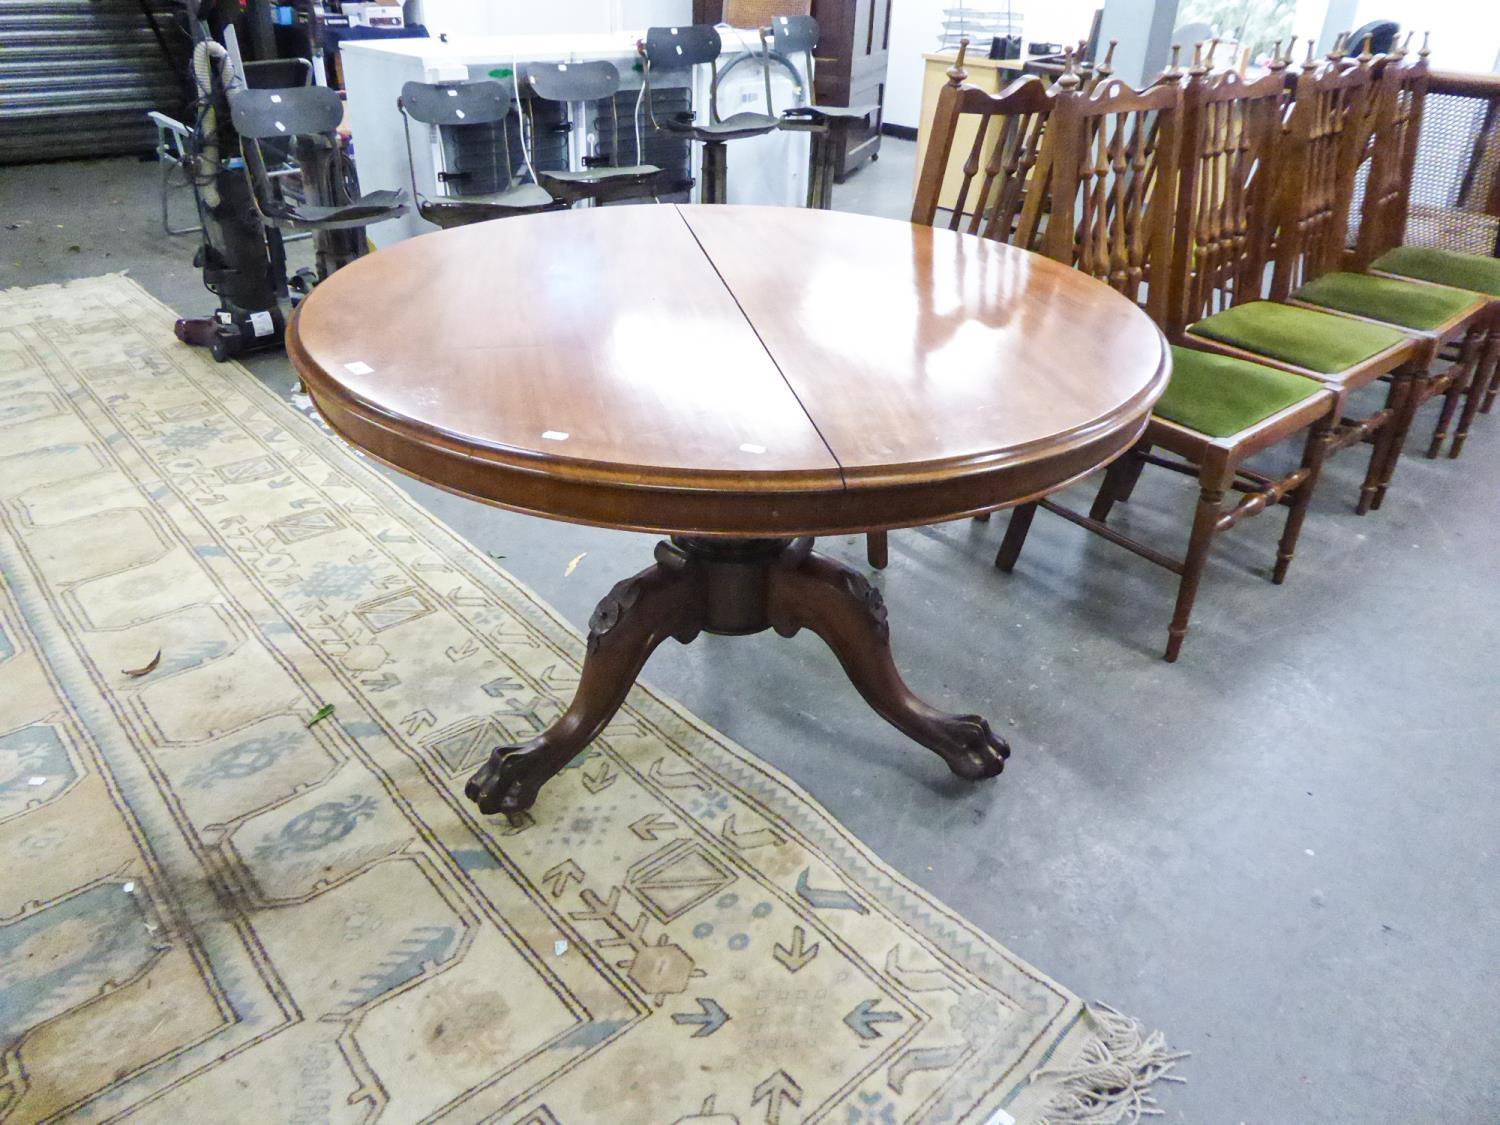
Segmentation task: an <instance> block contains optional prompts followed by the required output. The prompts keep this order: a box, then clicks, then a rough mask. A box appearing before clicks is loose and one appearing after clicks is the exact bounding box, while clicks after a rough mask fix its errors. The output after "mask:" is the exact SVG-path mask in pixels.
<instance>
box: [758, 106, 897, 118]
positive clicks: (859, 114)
mask: <svg viewBox="0 0 1500 1125" xmlns="http://www.w3.org/2000/svg"><path fill="white" fill-rule="evenodd" d="M879 109H880V107H879V106H878V105H799V106H794V107H793V108H792V109H784V110H782V111H781V117H782V120H783V121H795V120H797V119H804V120H807V121H828V120H834V119H848V120H858V119H861V118H865V117H869V116H870V114H872V113H874V112H876V111H877V110H879Z"/></svg>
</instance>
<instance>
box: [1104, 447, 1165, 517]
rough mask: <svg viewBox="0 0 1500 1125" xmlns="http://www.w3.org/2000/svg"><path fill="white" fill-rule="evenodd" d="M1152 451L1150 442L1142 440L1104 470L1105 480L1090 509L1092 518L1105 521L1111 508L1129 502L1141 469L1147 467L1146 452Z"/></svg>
mask: <svg viewBox="0 0 1500 1125" xmlns="http://www.w3.org/2000/svg"><path fill="white" fill-rule="evenodd" d="M1150 452H1151V446H1150V444H1149V443H1146V442H1142V443H1141V444H1140V445H1137V446H1136V447H1135V448H1134V449H1132V450H1131V451H1130V452H1129V453H1127V454H1125V456H1123V457H1120V458H1117V459H1116V460H1115V462H1114V463H1113V464H1112V465H1110V467H1109V468H1108V469H1106V470H1105V471H1104V482H1103V483H1102V484H1100V485H1099V494H1098V495H1097V496H1095V497H1094V505H1093V507H1091V508H1090V509H1089V516H1090V518H1092V519H1096V520H1098V521H1099V522H1100V523H1104V522H1105V521H1106V520H1108V519H1109V513H1110V509H1112V508H1113V507H1114V506H1115V505H1116V504H1117V503H1120V502H1122V501H1123V502H1125V503H1129V501H1130V494H1131V493H1133V492H1134V491H1135V486H1136V482H1138V481H1139V480H1140V479H1141V470H1142V469H1144V468H1145V467H1146V454H1148V453H1150Z"/></svg>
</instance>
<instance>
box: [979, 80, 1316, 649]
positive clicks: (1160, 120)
mask: <svg viewBox="0 0 1500 1125" xmlns="http://www.w3.org/2000/svg"><path fill="white" fill-rule="evenodd" d="M1280 81H1281V79H1280V75H1279V74H1276V75H1273V76H1271V77H1270V78H1268V79H1263V80H1262V81H1261V82H1260V83H1258V84H1247V83H1245V82H1243V81H1242V80H1240V78H1239V77H1238V75H1236V74H1233V73H1226V74H1222V75H1220V76H1218V77H1216V78H1215V79H1213V80H1209V79H1208V78H1207V71H1206V68H1204V67H1202V66H1201V65H1199V66H1196V67H1195V68H1194V69H1193V70H1192V72H1191V73H1190V74H1189V75H1188V81H1187V83H1186V89H1184V88H1182V87H1181V86H1180V85H1179V83H1178V81H1176V80H1174V79H1170V78H1169V79H1168V80H1165V81H1162V82H1159V83H1157V84H1156V85H1155V86H1153V87H1151V88H1150V89H1148V90H1145V91H1141V92H1137V91H1134V90H1131V89H1130V88H1129V87H1128V86H1125V85H1124V84H1123V83H1120V82H1116V81H1109V82H1105V83H1102V84H1100V85H1099V86H1098V87H1097V88H1096V89H1095V90H1094V91H1093V93H1092V94H1089V95H1083V94H1072V95H1069V94H1066V93H1064V94H1062V95H1061V96H1060V100H1059V105H1058V110H1057V112H1055V113H1054V114H1053V115H1052V118H1051V120H1050V121H1049V123H1048V140H1047V142H1046V144H1045V145H1044V148H1046V149H1048V150H1049V153H1048V156H1049V158H1050V163H1051V168H1052V171H1051V179H1050V184H1049V191H1050V196H1051V202H1052V217H1051V220H1050V221H1049V223H1048V225H1047V228H1046V229H1045V230H1042V231H1035V230H1033V229H1032V228H1031V224H1030V222H1029V221H1023V222H1022V223H1021V224H1020V225H1019V226H1018V229H1017V238H1018V240H1019V241H1020V243H1021V244H1022V245H1033V246H1036V247H1037V248H1038V249H1041V250H1042V251H1043V252H1044V253H1046V254H1047V255H1048V256H1049V257H1053V258H1056V259H1058V260H1060V261H1065V262H1068V263H1069V264H1071V265H1073V266H1074V267H1075V268H1077V269H1081V270H1083V271H1084V272H1086V273H1089V274H1091V275H1092V276H1094V277H1096V278H1098V279H1099V280H1101V281H1104V282H1106V283H1107V284H1109V285H1111V286H1112V287H1113V288H1115V289H1116V290H1118V291H1119V292H1121V293H1122V294H1124V295H1125V296H1127V297H1129V298H1130V299H1132V300H1134V301H1136V302H1137V303H1139V304H1142V305H1143V306H1144V307H1145V309H1146V311H1147V312H1148V313H1149V314H1150V315H1151V316H1152V317H1153V319H1155V320H1156V322H1157V324H1158V325H1161V326H1163V327H1164V328H1168V327H1170V326H1171V325H1172V324H1173V322H1174V320H1180V319H1181V316H1180V314H1177V315H1176V316H1174V314H1173V311H1172V310H1173V303H1174V302H1175V301H1181V300H1183V299H1185V298H1184V294H1185V293H1186V292H1188V291H1190V290H1191V291H1193V292H1195V293H1198V294H1200V297H1199V298H1198V299H1200V300H1205V301H1207V300H1212V299H1213V298H1212V296H1211V294H1212V293H1213V292H1214V291H1215V290H1220V289H1227V290H1233V289H1235V288H1237V287H1239V286H1242V285H1243V284H1245V281H1244V279H1243V278H1242V276H1241V273H1240V271H1241V270H1242V269H1243V255H1242V254H1240V253H1238V252H1237V251H1238V249H1239V248H1240V247H1241V246H1242V245H1243V244H1244V243H1245V242H1247V241H1253V240H1254V239H1256V238H1257V237H1259V232H1258V231H1257V230H1256V229H1255V228H1254V226H1253V225H1252V224H1251V223H1250V222H1249V221H1248V219H1247V215H1248V207H1247V205H1246V201H1245V199H1244V197H1243V195H1242V194H1240V193H1231V192H1227V191H1224V190H1222V187H1223V185H1226V184H1228V183H1231V182H1234V181H1235V178H1236V177H1235V172H1236V170H1237V169H1239V174H1240V178H1242V179H1246V180H1251V181H1253V182H1254V190H1256V191H1259V192H1264V191H1267V190H1269V187H1270V183H1271V181H1270V180H1269V178H1268V179H1266V180H1260V179H1258V178H1256V177H1254V176H1251V175H1249V174H1248V173H1246V172H1244V171H1243V166H1244V165H1252V164H1255V163H1257V162H1259V161H1261V160H1264V159H1265V157H1266V153H1267V150H1268V148H1269V138H1270V135H1271V134H1272V132H1273V131H1274V130H1275V128H1277V117H1276V106H1277V104H1278V100H1279V97H1278V90H1279V85H1280ZM1066 83H1067V76H1065V78H1064V80H1063V81H1062V82H1061V83H1060V85H1064V86H1065V85H1066ZM1059 216H1076V218H1075V219H1074V221H1073V222H1067V221H1060V219H1059ZM1172 360H1173V373H1172V380H1171V383H1170V384H1169V385H1168V388H1167V391H1166V393H1165V394H1164V395H1163V396H1162V399H1161V401H1159V402H1158V403H1157V405H1156V408H1155V410H1154V411H1153V414H1152V418H1151V420H1150V422H1149V423H1148V426H1147V429H1146V432H1145V434H1144V435H1143V436H1142V439H1141V441H1140V443H1138V445H1137V446H1136V447H1135V449H1133V450H1132V451H1131V452H1130V453H1129V454H1127V455H1126V456H1125V457H1124V458H1122V459H1120V460H1118V461H1116V462H1115V463H1114V465H1112V466H1111V467H1110V469H1109V471H1108V472H1106V474H1105V478H1104V481H1103V483H1102V485H1101V486H1100V490H1099V493H1098V495H1097V496H1096V498H1095V500H1094V504H1093V507H1092V508H1091V510H1090V511H1089V513H1088V514H1087V515H1085V514H1083V513H1081V512H1077V511H1074V510H1072V509H1070V508H1067V507H1066V506H1064V505H1063V504H1062V503H1060V502H1057V501H1054V500H1044V501H1040V502H1038V503H1036V504H1029V505H1023V506H1022V507H1019V508H1017V509H1016V510H1015V511H1014V512H1013V513H1012V515H1011V518H1010V523H1009V525H1008V526H1007V528H1006V532H1005V538H1004V540H1003V542H1002V544H1001V547H1000V551H999V553H998V555H997V556H996V559H995V564H996V566H998V567H1000V569H1002V570H1006V571H1009V570H1011V569H1012V568H1013V567H1014V566H1015V564H1016V562H1017V559H1018V558H1019V556H1020V553H1021V549H1022V547H1023V546H1024V544H1025V541H1026V536H1027V533H1028V531H1029V530H1030V526H1031V522H1032V519H1033V517H1034V516H1035V514H1036V511H1037V510H1038V509H1039V508H1045V509H1046V510H1048V511H1050V512H1053V513H1055V514H1057V515H1060V516H1062V517H1063V518H1065V519H1067V520H1069V521H1071V522H1073V523H1075V524H1078V525H1079V526H1082V527H1084V528H1086V529H1087V530H1090V531H1092V532H1094V533H1096V534H1098V535H1101V536H1103V537H1104V538H1106V539H1108V540H1110V541H1111V542H1113V543H1116V544H1118V545H1119V546H1122V547H1124V548H1125V549H1127V550H1129V551H1131V552H1133V553H1135V554H1137V555H1139V556H1141V557H1142V558H1145V559H1147V560H1149V561H1151V562H1153V563H1156V564H1157V565H1159V566H1161V567H1164V568H1165V569H1167V570H1169V571H1171V572H1173V573H1174V574H1177V575H1178V576H1179V579H1180V581H1179V585H1178V591H1177V599H1176V605H1175V607H1174V610H1173V615H1172V620H1171V623H1170V625H1169V627H1168V640H1167V648H1166V653H1165V656H1166V659H1167V660H1169V661H1174V660H1176V659H1177V657H1178V655H1179V653H1180V652H1181V649H1182V644H1183V641H1184V638H1185V637H1186V635H1187V630H1188V623H1189V620H1190V617H1191V614H1192V609H1193V604H1194V601H1195V600H1196V598H1197V592H1198V587H1199V584H1200V582H1201V579H1202V574H1203V570H1204V567H1205V565H1206V563H1207V560H1208V556H1209V551H1210V548H1211V546H1212V543H1213V540H1214V537H1215V536H1216V535H1217V534H1218V533H1219V532H1221V531H1227V530H1229V529H1230V528H1232V527H1234V526H1235V525H1236V524H1238V523H1239V522H1241V521H1242V520H1244V519H1246V518H1248V517H1249V516H1252V515H1255V514H1258V513H1259V512H1262V511H1265V510H1267V509H1269V508H1273V507H1276V506H1277V505H1278V504H1286V505H1287V506H1288V508H1289V512H1288V516H1287V521H1286V525H1285V529H1284V531H1283V534H1282V537H1281V542H1280V546H1279V549H1278V553H1277V561H1276V564H1275V567H1274V569H1273V571H1272V578H1273V581H1275V582H1277V583H1280V582H1281V581H1282V580H1283V579H1284V578H1285V577H1286V572H1287V567H1288V566H1289V564H1290V562H1291V559H1292V555H1293V552H1294V551H1295V549H1296V542H1297V537H1298V535H1299V533H1300V531H1301V527H1302V523H1303V520H1304V517H1305V515H1306V512H1307V504H1308V501H1309V500H1310V499H1311V496H1312V491H1313V489H1314V487H1315V486H1316V483H1317V479H1318V475H1319V471H1320V468H1321V465H1322V460H1323V456H1324V454H1325V452H1326V449H1327V445H1328V436H1329V432H1330V426H1331V422H1332V409H1333V403H1334V396H1333V395H1332V394H1331V393H1330V392H1328V391H1327V390H1325V389H1324V388H1323V387H1322V386H1321V385H1320V384H1319V383H1317V382H1316V381H1314V380H1312V379H1308V378H1306V377H1304V376H1302V375H1299V374H1295V373H1291V372H1287V371H1284V370H1280V369H1277V368H1275V367H1273V366H1269V365H1265V364H1260V363H1255V362H1249V361H1246V360H1243V359H1237V358H1229V357H1223V356H1217V355H1213V354H1210V353H1207V352H1205V351H1202V350H1199V349H1195V348H1192V347H1188V346H1184V344H1183V343H1182V342H1180V341H1179V342H1174V346H1173V347H1172ZM1298 435H1302V436H1303V437H1304V439H1305V440H1304V448H1303V455H1302V458H1301V463H1300V464H1299V466H1298V467H1297V468H1296V469H1295V470H1294V471H1292V472H1290V473H1288V474H1286V475H1284V476H1281V477H1268V476H1264V475H1262V474H1260V473H1257V472H1254V471H1252V470H1250V469H1248V468H1247V467H1246V464H1245V462H1246V461H1247V460H1248V459H1249V458H1251V457H1252V456H1254V455H1256V454H1258V453H1260V452H1262V451H1264V450H1266V449H1268V448H1269V447H1271V446H1274V445H1277V444H1279V443H1281V442H1283V441H1285V440H1287V439H1289V438H1292V437H1295V436H1298ZM1155 450H1160V451H1161V452H1162V453H1164V454H1170V456H1162V455H1161V454H1158V453H1156V452H1154V451H1155ZM1148 464H1152V465H1158V466H1161V467H1163V468H1166V469H1170V470H1173V471H1176V472H1179V473H1183V474H1186V475H1189V476H1194V477H1196V478H1197V479H1198V483H1199V498H1198V503H1197V508H1196V511H1195V515H1194V519H1193V525H1192V532H1191V535H1190V538H1189V543H1188V548H1187V551H1186V553H1185V555H1184V556H1183V557H1182V558H1180V559H1179V558H1174V557H1172V556H1170V555H1167V554H1165V553H1163V552H1161V551H1159V550H1157V549H1156V548H1154V547H1151V546H1148V545H1147V544H1144V543H1141V542H1138V541H1136V540H1134V539H1132V538H1130V537H1128V536H1127V535H1125V534H1124V533H1123V532H1121V531H1120V530H1118V529H1117V528H1115V527H1112V526H1110V525H1109V524H1108V522H1107V521H1108V518H1109V515H1110V511H1111V509H1112V507H1113V505H1114V504H1115V503H1116V502H1118V501H1119V500H1122V499H1126V498H1127V497H1128V495H1129V492H1130V490H1131V488H1133V487H1134V484H1135V481H1136V479H1137V478H1138V477H1139V475H1140V473H1141V471H1142V469H1143V468H1144V467H1145V466H1146V465H1148ZM1229 494H1239V495H1238V498H1237V499H1236V500H1235V502H1234V503H1232V504H1226V502H1225V498H1226V495H1229Z"/></svg>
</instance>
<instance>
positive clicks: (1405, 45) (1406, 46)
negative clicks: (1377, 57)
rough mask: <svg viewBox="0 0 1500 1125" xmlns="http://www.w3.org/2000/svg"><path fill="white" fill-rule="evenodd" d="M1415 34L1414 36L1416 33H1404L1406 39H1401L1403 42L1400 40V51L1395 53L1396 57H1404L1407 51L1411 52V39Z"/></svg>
mask: <svg viewBox="0 0 1500 1125" xmlns="http://www.w3.org/2000/svg"><path fill="white" fill-rule="evenodd" d="M1415 34H1416V32H1414V31H1408V32H1407V33H1406V38H1405V39H1403V40H1401V47H1400V49H1399V50H1397V51H1396V54H1397V55H1402V56H1404V55H1405V54H1406V52H1407V51H1409V50H1411V37H1412V36H1413V35H1415Z"/></svg>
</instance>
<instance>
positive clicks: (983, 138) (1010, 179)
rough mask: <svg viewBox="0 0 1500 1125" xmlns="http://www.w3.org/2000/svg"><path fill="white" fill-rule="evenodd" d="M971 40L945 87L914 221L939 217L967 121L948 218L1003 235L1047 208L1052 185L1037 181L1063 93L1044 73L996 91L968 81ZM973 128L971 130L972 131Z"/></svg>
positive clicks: (1037, 219)
mask: <svg viewBox="0 0 1500 1125" xmlns="http://www.w3.org/2000/svg"><path fill="white" fill-rule="evenodd" d="M963 52H964V47H963V46H962V45H961V46H960V48H959V58H958V60H957V62H955V64H954V66H953V68H952V69H951V70H949V71H948V84H947V85H945V86H944V87H943V89H942V91H941V92H940V93H939V94H938V104H937V110H936V112H935V113H934V115H933V122H932V133H931V140H930V141H929V143H928V146H927V152H926V156H925V159H924V160H923V162H922V171H921V175H920V176H919V177H918V180H917V190H916V196H915V198H914V199H913V202H912V212H911V221H912V222H914V223H921V224H922V225H924V226H934V225H936V224H937V223H938V211H939V210H940V207H939V203H938V200H939V197H940V196H941V194H942V190H943V180H944V177H945V175H946V174H947V171H948V162H949V159H950V158H951V156H952V153H953V148H954V144H955V141H956V139H957V137H958V135H959V133H960V131H961V130H960V124H961V123H963V124H964V125H965V126H967V128H968V129H972V131H973V140H972V142H966V143H967V144H968V156H967V157H966V159H965V160H964V163H963V170H962V174H961V175H962V178H961V179H960V181H959V185H958V196H957V200H956V203H955V206H954V207H953V209H952V211H951V212H950V213H949V215H948V218H947V220H946V222H945V224H944V225H946V226H947V227H948V229H949V230H955V231H963V232H965V233H968V234H978V235H982V236H983V237H985V238H994V239H998V240H1000V241H1002V242H1009V241H1011V240H1012V233H1013V232H1014V230H1015V229H1016V227H1017V225H1018V224H1020V223H1022V221H1023V212H1024V215H1025V219H1024V222H1025V225H1026V226H1028V227H1029V228H1031V229H1035V228H1036V227H1037V226H1038V225H1039V224H1040V223H1041V222H1042V216H1043V215H1044V214H1045V211H1046V208H1045V195H1046V192H1045V185H1039V186H1040V187H1041V190H1032V189H1033V186H1037V180H1038V177H1039V173H1038V167H1037V165H1038V159H1039V157H1040V154H1041V150H1042V134H1043V132H1044V129H1045V126H1046V124H1047V119H1048V118H1049V117H1050V116H1051V115H1052V112H1053V109H1054V108H1055V107H1056V105H1057V94H1056V92H1055V91H1053V90H1049V89H1048V88H1047V84H1046V83H1045V82H1044V81H1042V79H1040V78H1037V77H1035V76H1034V75H1026V76H1024V77H1021V78H1018V79H1016V81H1014V82H1012V83H1010V85H1008V86H1006V87H1005V89H1003V90H1001V91H1000V92H999V93H996V94H991V93H989V92H988V91H985V90H981V89H980V88H979V87H977V86H970V85H968V84H967V83H966V82H965V79H966V78H967V77H968V75H967V73H966V72H965V71H964V69H963ZM964 131H967V130H964Z"/></svg>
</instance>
